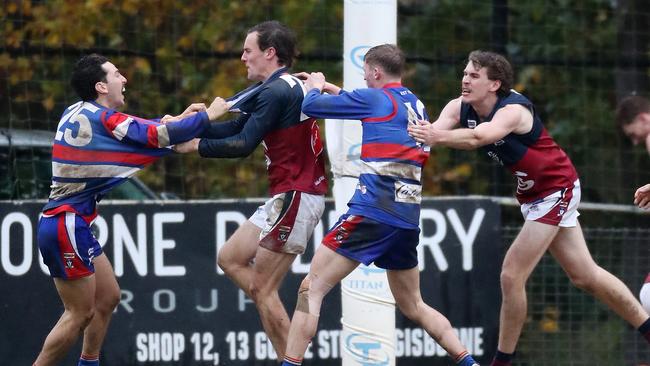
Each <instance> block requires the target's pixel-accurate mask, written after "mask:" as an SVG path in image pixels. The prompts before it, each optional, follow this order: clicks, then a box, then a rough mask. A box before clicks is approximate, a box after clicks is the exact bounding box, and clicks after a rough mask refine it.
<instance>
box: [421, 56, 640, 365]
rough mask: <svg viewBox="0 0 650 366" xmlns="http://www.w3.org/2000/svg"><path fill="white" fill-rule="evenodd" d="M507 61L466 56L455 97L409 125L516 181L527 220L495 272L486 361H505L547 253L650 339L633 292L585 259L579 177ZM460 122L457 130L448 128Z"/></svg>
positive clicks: (432, 142)
mask: <svg viewBox="0 0 650 366" xmlns="http://www.w3.org/2000/svg"><path fill="white" fill-rule="evenodd" d="M512 82H513V71H512V67H511V65H510V63H509V62H508V61H507V60H506V59H505V58H504V57H503V56H501V55H499V54H496V53H493V52H485V51H474V52H472V53H470V55H469V60H468V62H467V66H466V67H465V70H464V72H463V79H462V85H461V88H462V89H461V96H460V97H458V98H456V99H453V100H452V101H450V102H449V103H448V104H447V105H446V106H445V108H444V109H443V110H442V112H441V113H440V116H439V117H438V119H437V120H436V121H435V122H434V123H433V124H430V123H428V122H425V121H422V122H421V123H419V124H418V125H414V126H411V127H409V133H410V134H411V135H412V136H414V137H415V139H416V140H417V141H419V142H422V143H425V144H427V145H430V146H447V147H452V148H457V149H465V150H470V149H476V148H481V149H482V150H483V151H485V152H486V153H487V155H488V156H490V157H491V158H492V159H494V160H496V161H497V162H498V163H500V164H501V165H504V166H506V167H507V168H508V169H509V170H510V171H511V172H512V174H513V176H514V177H515V178H516V179H517V199H518V200H519V202H520V204H521V212H522V214H523V216H524V219H525V222H524V225H523V227H522V229H521V231H520V232H519V235H517V237H516V238H515V241H514V242H513V243H512V245H511V246H510V248H509V249H508V251H507V253H506V256H505V259H504V261H503V267H502V270H501V291H502V295H503V296H502V303H501V315H500V328H499V345H498V350H497V353H496V356H495V358H494V360H493V361H492V365H510V364H511V360H512V356H513V354H514V352H515V347H516V345H517V341H518V340H519V336H520V334H521V330H522V327H523V324H524V322H525V320H526V311H527V302H526V291H525V285H526V281H527V279H528V276H529V275H530V273H531V272H532V271H533V269H534V268H535V266H536V265H537V263H538V262H539V260H540V259H541V257H542V255H543V254H544V253H545V252H546V251H547V250H548V251H549V252H550V253H551V255H552V256H553V257H554V258H555V259H556V260H557V261H558V262H559V263H560V265H561V266H562V268H563V269H564V271H565V272H566V273H567V275H568V276H569V278H570V279H571V281H572V282H573V283H574V284H575V285H576V286H577V287H579V288H581V289H584V290H585V291H587V292H588V293H590V294H592V295H593V296H595V297H596V298H598V299H599V300H600V301H602V302H604V303H605V304H607V305H608V306H609V307H610V308H611V309H612V310H614V312H616V313H617V314H618V315H619V316H621V317H622V318H623V319H625V320H626V321H627V322H628V323H630V324H631V325H633V326H634V327H636V328H637V329H639V331H640V332H641V333H642V334H643V335H644V336H645V338H646V339H648V341H650V319H648V314H647V313H646V312H645V310H644V309H643V307H642V306H641V304H640V303H639V302H638V301H637V300H636V299H635V297H634V295H632V292H631V291H630V290H629V289H628V288H627V287H626V286H625V284H623V283H622V282H621V281H620V280H619V279H618V278H616V277H615V276H613V275H612V274H611V273H609V272H607V271H606V270H604V269H603V268H601V267H600V266H598V265H597V264H596V263H595V262H594V260H593V259H592V257H591V254H590V253H589V249H588V248H587V244H586V242H585V239H584V236H583V234H582V229H581V228H580V224H579V222H578V211H577V207H578V203H579V202H580V182H579V180H578V175H577V173H576V171H575V168H574V167H573V164H572V163H571V161H570V160H569V158H568V157H567V155H566V154H565V153H564V151H563V150H562V149H561V148H560V147H559V146H558V145H557V144H556V143H555V142H554V141H553V139H552V138H551V137H550V136H549V134H548V132H547V131H546V129H545V128H544V126H543V125H542V122H541V120H540V118H539V115H538V114H537V113H536V111H535V108H534V106H533V105H532V103H531V102H530V101H529V100H528V99H526V98H525V97H524V96H522V95H521V94H518V93H517V92H515V91H513V90H511V85H512ZM459 124H460V125H461V127H462V128H456V129H454V127H456V126H458V125H459Z"/></svg>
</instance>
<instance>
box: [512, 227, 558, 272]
mask: <svg viewBox="0 0 650 366" xmlns="http://www.w3.org/2000/svg"><path fill="white" fill-rule="evenodd" d="M558 229H559V228H558V227H557V226H555V225H549V224H544V223H540V222H537V221H531V220H526V221H525V222H524V225H523V226H522V228H521V231H520V232H519V234H517V237H516V238H515V240H514V241H513V242H512V245H510V248H509V249H508V251H507V252H506V256H505V258H504V260H503V270H504V271H507V272H511V273H514V274H518V275H523V276H528V275H529V274H530V273H531V272H532V270H533V269H534V268H535V266H536V265H537V263H538V262H539V260H540V259H541V258H542V255H544V252H546V250H547V249H548V247H549V245H550V244H551V241H552V240H553V238H554V237H555V235H556V234H557V232H558Z"/></svg>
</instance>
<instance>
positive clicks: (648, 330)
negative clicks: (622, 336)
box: [639, 318, 650, 343]
mask: <svg viewBox="0 0 650 366" xmlns="http://www.w3.org/2000/svg"><path fill="white" fill-rule="evenodd" d="M639 332H640V333H641V334H643V336H644V337H645V339H646V340H647V341H648V343H650V318H648V319H646V321H645V322H643V324H641V326H640V327H639Z"/></svg>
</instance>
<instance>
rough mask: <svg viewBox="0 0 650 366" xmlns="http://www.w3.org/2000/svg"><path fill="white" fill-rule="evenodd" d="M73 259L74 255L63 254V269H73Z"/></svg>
mask: <svg viewBox="0 0 650 366" xmlns="http://www.w3.org/2000/svg"><path fill="white" fill-rule="evenodd" d="M73 259H74V253H63V260H64V261H65V268H67V269H72V268H74V264H72V260H73Z"/></svg>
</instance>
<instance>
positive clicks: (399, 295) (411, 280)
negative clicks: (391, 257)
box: [386, 266, 421, 308]
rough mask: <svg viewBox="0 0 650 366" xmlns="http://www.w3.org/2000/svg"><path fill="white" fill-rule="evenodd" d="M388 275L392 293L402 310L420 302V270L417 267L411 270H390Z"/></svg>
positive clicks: (387, 272)
mask: <svg viewBox="0 0 650 366" xmlns="http://www.w3.org/2000/svg"><path fill="white" fill-rule="evenodd" d="M386 275H387V278H388V284H389V286H390V291H391V292H392V294H393V297H394V298H395V301H396V302H397V304H398V305H399V306H400V308H402V307H404V306H409V305H414V304H416V303H417V302H419V301H420V299H421V294H420V270H419V268H418V267H417V266H416V267H413V268H410V269H400V270H388V271H386Z"/></svg>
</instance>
